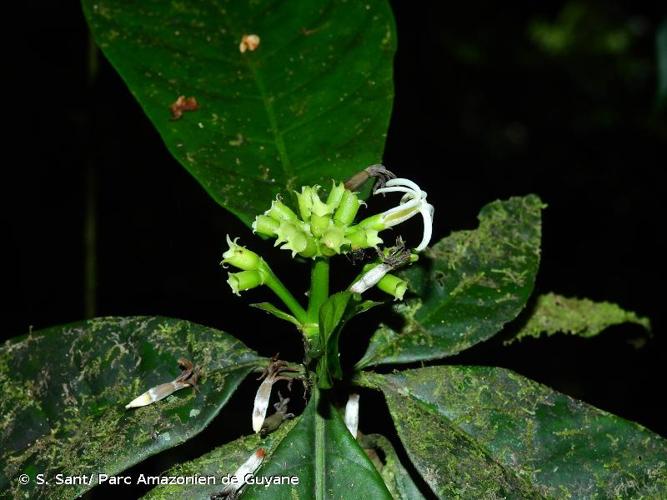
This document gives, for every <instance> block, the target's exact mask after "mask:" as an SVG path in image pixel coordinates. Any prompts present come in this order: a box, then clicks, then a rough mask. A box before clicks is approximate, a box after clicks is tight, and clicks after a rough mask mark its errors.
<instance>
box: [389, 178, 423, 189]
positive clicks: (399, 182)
mask: <svg viewBox="0 0 667 500" xmlns="http://www.w3.org/2000/svg"><path fill="white" fill-rule="evenodd" d="M384 185H385V186H389V187H393V186H406V187H409V188H411V189H412V190H413V191H415V192H420V191H421V188H420V187H419V186H418V185H417V184H416V183H415V182H413V181H411V180H410V179H406V178H404V177H396V178H395V179H389V180H388V181H387V182H385V184H384Z"/></svg>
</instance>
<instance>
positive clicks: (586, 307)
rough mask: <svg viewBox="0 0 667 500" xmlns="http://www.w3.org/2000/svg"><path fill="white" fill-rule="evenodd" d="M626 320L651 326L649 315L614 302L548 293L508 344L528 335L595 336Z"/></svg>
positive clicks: (540, 298)
mask: <svg viewBox="0 0 667 500" xmlns="http://www.w3.org/2000/svg"><path fill="white" fill-rule="evenodd" d="M622 323H636V324H638V325H641V326H643V327H644V328H646V329H647V330H650V329H651V323H650V321H649V320H648V318H642V317H639V316H637V315H636V314H635V313H633V312H631V311H625V310H623V309H621V308H620V307H619V306H617V305H616V304H612V303H611V302H593V301H592V300H589V299H576V298H568V297H563V296H561V295H556V294H555V293H547V294H545V295H540V296H539V297H538V298H537V300H536V301H535V306H534V307H533V310H532V311H531V313H530V316H529V317H528V319H527V320H526V322H525V324H524V325H523V326H522V327H521V329H520V330H519V331H518V332H517V334H516V335H515V336H514V337H512V338H511V339H509V340H507V341H506V342H505V344H511V343H512V342H515V341H517V340H520V339H522V338H525V337H539V336H540V335H542V334H543V333H545V334H546V335H547V336H551V335H554V334H556V333H559V332H561V333H566V334H568V335H577V336H579V337H595V336H596V335H598V334H599V333H600V332H602V331H604V330H605V329H606V328H608V327H610V326H613V325H620V324H622Z"/></svg>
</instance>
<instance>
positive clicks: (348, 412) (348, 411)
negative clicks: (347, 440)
mask: <svg viewBox="0 0 667 500" xmlns="http://www.w3.org/2000/svg"><path fill="white" fill-rule="evenodd" d="M345 426H346V427H347V430H349V431H350V433H351V434H352V435H353V436H354V439H357V432H358V430H359V394H350V397H349V398H347V404H346V405H345Z"/></svg>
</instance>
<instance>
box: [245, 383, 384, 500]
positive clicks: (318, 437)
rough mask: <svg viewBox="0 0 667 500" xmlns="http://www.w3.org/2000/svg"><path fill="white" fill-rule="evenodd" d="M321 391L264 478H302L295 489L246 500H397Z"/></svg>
mask: <svg viewBox="0 0 667 500" xmlns="http://www.w3.org/2000/svg"><path fill="white" fill-rule="evenodd" d="M318 392H319V391H318V390H317V389H316V390H315V393H314V394H313V397H311V399H310V401H309V403H308V406H307V407H306V409H305V410H304V412H303V414H302V415H301V418H300V420H299V422H298V423H297V425H296V426H294V428H293V429H292V430H291V431H290V433H289V434H288V435H287V437H286V438H285V439H284V440H283V441H282V442H281V443H280V444H279V446H278V448H277V449H276V450H275V452H274V454H273V457H272V460H270V461H268V462H265V463H264V464H263V465H262V467H261V469H260V470H259V471H258V475H259V474H261V475H264V476H280V475H296V476H298V477H299V484H298V485H295V486H293V485H290V487H289V488H287V487H285V486H287V485H285V486H281V487H279V488H264V487H263V486H259V485H254V486H250V487H248V490H247V491H246V492H245V493H244V498H251V499H252V498H271V499H274V498H275V499H291V498H315V499H318V500H321V499H324V498H358V497H363V496H366V495H367V496H368V498H387V499H390V498H391V495H390V494H389V492H388V491H387V489H386V487H385V485H384V482H383V480H382V478H381V477H380V475H379V474H378V472H377V470H376V469H375V466H374V465H373V464H372V463H371V462H370V460H369V459H368V457H367V456H366V454H365V453H364V451H363V450H362V449H361V447H360V446H359V445H358V444H357V441H356V440H355V439H354V438H353V437H352V435H351V434H350V432H349V431H348V430H347V427H345V424H344V423H343V420H342V419H341V417H340V415H338V412H337V411H336V410H335V409H333V407H332V406H331V404H330V403H329V402H328V401H327V400H326V396H325V395H323V394H322V393H319V394H320V395H319V396H318V395H317V394H318Z"/></svg>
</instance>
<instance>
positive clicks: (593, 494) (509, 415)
mask: <svg viewBox="0 0 667 500" xmlns="http://www.w3.org/2000/svg"><path fill="white" fill-rule="evenodd" d="M362 380H365V381H366V385H368V386H374V387H376V388H379V389H381V390H382V391H383V392H384V394H385V397H386V400H387V404H388V406H389V410H390V412H391V415H392V418H393V420H394V423H395V424H396V428H397V430H398V434H399V437H400V438H401V441H402V442H403V445H404V446H405V449H406V450H407V452H408V455H409V456H410V459H411V460H412V462H413V464H414V465H415V467H416V468H417V470H419V472H420V473H421V474H422V476H423V477H424V479H425V480H426V482H427V483H428V484H429V486H430V487H431V488H432V489H433V491H434V492H435V493H436V494H437V495H438V496H441V497H448V498H449V497H466V498H492V497H493V498H495V497H518V498H534V497H551V498H640V497H641V498H664V497H665V496H666V495H667V441H666V440H664V439H662V438H661V437H659V436H658V435H656V434H653V433H652V432H650V431H648V430H647V429H645V428H643V427H642V426H640V425H638V424H635V423H633V422H628V421H627V420H624V419H622V418H619V417H616V416H614V415H610V414H609V413H606V412H604V411H602V410H598V409H597V408H594V407H592V406H589V405H587V404H585V403H583V402H581V401H577V400H575V399H572V398H570V397H568V396H565V395H563V394H560V393H558V392H556V391H553V390H551V389H549V388H548V387H545V386H543V385H540V384H538V383H537V382H533V381H531V380H529V379H526V378H523V377H521V376H520V375H517V374H515V373H513V372H511V371H509V370H505V369H502V368H488V367H479V366H440V367H430V368H422V369H416V370H406V371H403V372H396V373H394V374H390V375H376V374H369V375H363V379H362Z"/></svg>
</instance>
